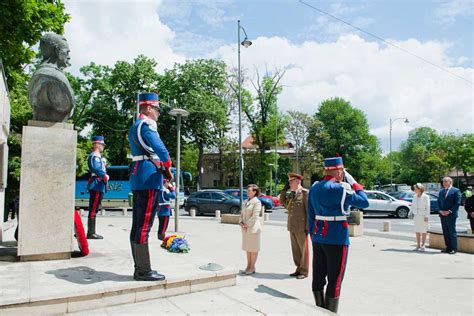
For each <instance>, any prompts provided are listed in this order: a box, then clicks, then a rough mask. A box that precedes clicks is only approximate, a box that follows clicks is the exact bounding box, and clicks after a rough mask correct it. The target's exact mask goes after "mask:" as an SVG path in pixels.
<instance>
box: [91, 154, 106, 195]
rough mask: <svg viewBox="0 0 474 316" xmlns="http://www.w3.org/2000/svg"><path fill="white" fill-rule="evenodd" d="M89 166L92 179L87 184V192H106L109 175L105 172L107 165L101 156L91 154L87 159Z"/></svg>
mask: <svg viewBox="0 0 474 316" xmlns="http://www.w3.org/2000/svg"><path fill="white" fill-rule="evenodd" d="M87 165H88V166H89V174H90V178H89V181H88V182H87V190H89V191H90V190H95V191H98V192H102V193H104V192H105V187H106V179H104V178H105V177H106V175H107V173H106V171H105V163H104V161H103V160H102V157H101V156H100V154H97V153H94V152H92V153H90V154H89V156H88V157H87Z"/></svg>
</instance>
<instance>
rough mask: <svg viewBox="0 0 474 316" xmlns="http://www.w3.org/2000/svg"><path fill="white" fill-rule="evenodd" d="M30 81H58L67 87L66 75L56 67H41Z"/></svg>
mask: <svg viewBox="0 0 474 316" xmlns="http://www.w3.org/2000/svg"><path fill="white" fill-rule="evenodd" d="M31 81H35V82H36V81H59V82H63V83H65V84H67V85H69V80H68V79H67V77H66V75H65V74H64V73H63V72H62V71H61V70H59V69H58V68H56V67H53V66H49V65H43V66H39V67H38V69H37V70H36V71H35V72H34V73H33V76H32V77H31Z"/></svg>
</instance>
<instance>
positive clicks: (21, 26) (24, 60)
mask: <svg viewBox="0 0 474 316" xmlns="http://www.w3.org/2000/svg"><path fill="white" fill-rule="evenodd" d="M69 19H70V16H69V15H68V14H66V12H65V8H64V4H63V3H62V2H61V1H60V0H24V1H21V0H4V1H2V2H1V4H0V56H1V57H2V59H3V62H4V64H5V68H6V75H7V82H8V85H9V86H10V87H12V86H14V85H15V84H16V80H15V79H18V74H22V73H23V67H24V66H25V65H27V64H30V63H31V62H32V60H33V58H34V57H35V52H34V51H33V49H32V47H33V46H34V45H35V44H36V43H38V41H39V40H40V39H41V36H42V34H43V33H44V32H56V33H59V34H62V33H63V31H64V24H65V23H66V22H67V21H69ZM15 73H16V74H15Z"/></svg>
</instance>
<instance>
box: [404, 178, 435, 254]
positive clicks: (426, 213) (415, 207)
mask: <svg viewBox="0 0 474 316" xmlns="http://www.w3.org/2000/svg"><path fill="white" fill-rule="evenodd" d="M414 190H415V195H414V196H413V201H412V202H411V208H410V213H409V214H408V215H409V217H410V218H413V221H414V222H415V233H416V248H415V249H414V251H420V252H425V241H426V233H427V231H428V222H429V219H430V197H429V196H428V195H427V194H425V187H424V186H423V185H422V184H421V183H417V184H415V186H414Z"/></svg>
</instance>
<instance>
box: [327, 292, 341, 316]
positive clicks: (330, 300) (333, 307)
mask: <svg viewBox="0 0 474 316" xmlns="http://www.w3.org/2000/svg"><path fill="white" fill-rule="evenodd" d="M325 303H326V307H325V308H326V309H328V310H330V311H331V312H333V313H336V314H337V308H338V306H339V297H338V298H334V297H329V295H327V293H326V302H325Z"/></svg>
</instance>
